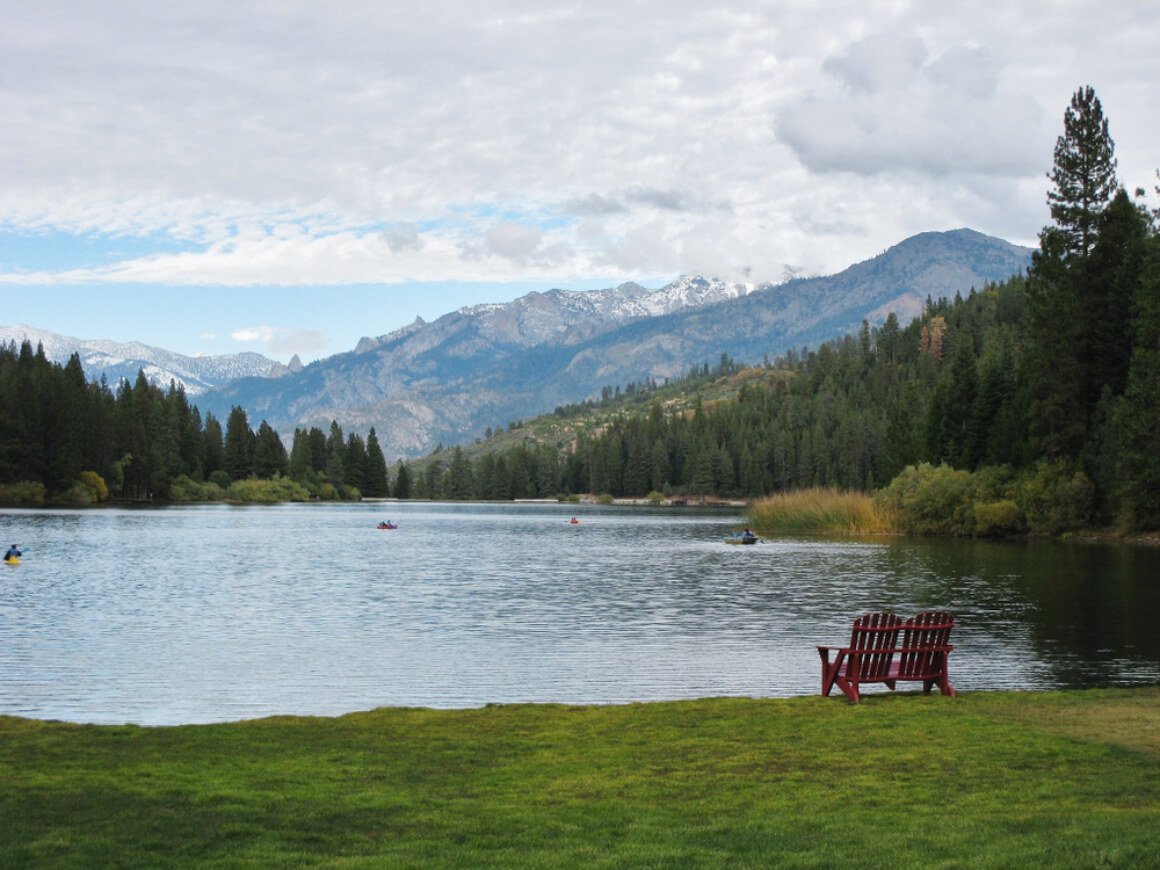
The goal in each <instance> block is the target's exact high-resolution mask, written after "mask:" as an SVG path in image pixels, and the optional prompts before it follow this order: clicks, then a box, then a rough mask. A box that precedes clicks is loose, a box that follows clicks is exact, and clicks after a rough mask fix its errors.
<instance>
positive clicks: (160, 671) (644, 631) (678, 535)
mask: <svg viewBox="0 0 1160 870" xmlns="http://www.w3.org/2000/svg"><path fill="white" fill-rule="evenodd" d="M576 511H577V508H576V507H568V506H555V505H548V506H545V505H535V506H531V505H517V506H510V505H508V506H481V505H449V506H445V505H413V504H408V505H391V506H390V507H389V509H384V506H381V505H380V506H369V505H330V506H306V505H286V506H278V507H249V508H233V507H224V506H207V507H195V508H182V509H165V510H145V511H125V510H102V511H92V512H68V511H45V512H21V511H12V512H6V513H2V514H0V529H3V533H7V537H8V538H10V539H11V540H12V541H16V542H19V543H22V544H24V545H25V546H27V547H28V548H29V549H28V556H27V558H26V559H25V562H24V564H23V565H21V566H20V567H19V568H15V569H7V573H6V574H3V575H0V633H2V638H3V640H2V645H0V713H13V714H18V715H24V716H36V717H40V718H62V719H71V720H78V721H92V722H121V721H134V722H143V723H148V724H169V723H177V722H202V721H215V720H223V719H236V718H247V717H252V716H260V715H267V714H274V713H305V714H318V715H333V714H337V713H342V712H347V711H350V710H355V709H366V708H370V707H374V706H380V705H420V706H434V707H457V706H475V705H480V704H484V703H489V702H512V701H560V702H568V703H619V702H628V701H638V700H660V699H668V698H687V697H701V696H706V695H756V696H785V695H797V694H806V693H811V692H814V691H817V682H818V674H817V672H818V660H817V655H816V653H815V651H814V644H816V643H830V642H837V641H841V640H842V639H843V638H845V637H847V636H848V633H849V624H850V620H851V618H852V617H853V616H854V615H856V614H858V613H861V612H863V611H866V610H876V609H890V610H894V611H896V612H898V613H902V614H908V613H912V612H914V611H917V610H920V609H924V608H941V609H947V610H950V611H952V612H954V613H955V614H956V616H957V618H958V621H959V626H958V627H957V628H956V630H955V637H954V642H955V644H956V652H955V653H954V656H953V658H952V664H951V674H952V679H953V680H954V682H955V684H956V686H957V687H958V688H959V689H961V690H967V691H969V690H971V689H988V688H1007V687H1020V688H1022V687H1031V688H1045V687H1055V686H1082V685H1097V684H1104V683H1132V682H1157V681H1160V637H1158V635H1157V633H1156V632H1155V630H1154V626H1155V625H1156V621H1157V616H1158V613H1160V586H1158V583H1157V580H1156V578H1158V577H1160V551H1157V550H1155V549H1148V548H1126V547H1113V546H1104V545H1086V544H1059V543H1049V542H1041V543H1009V544H996V543H991V542H978V541H921V540H920V541H914V540H901V539H880V540H873V541H848V540H836V541H835V540H773V541H763V542H762V543H760V544H759V545H758V546H755V547H727V546H724V545H723V544H722V542H721V537H722V535H723V534H725V533H726V532H727V531H728V530H730V529H731V528H734V527H736V526H737V525H738V524H740V522H741V518H740V517H739V516H733V515H725V514H722V513H719V512H704V511H701V512H698V511H693V510H682V509H676V510H660V509H658V510H652V509H640V508H635V509H624V508H585V509H584V512H583V514H582V519H583V522H582V524H580V525H579V526H574V525H571V524H570V523H568V521H567V520H568V517H570V516H571V515H572V513H575V512H576ZM387 512H389V513H390V515H391V518H392V519H394V520H396V521H397V522H399V525H400V528H399V529H398V530H395V531H380V530H377V529H376V528H375V525H376V523H377V522H378V520H380V519H382V518H383V515H384V514H385V513H387ZM3 533H0V534H3Z"/></svg>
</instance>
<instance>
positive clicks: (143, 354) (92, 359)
mask: <svg viewBox="0 0 1160 870" xmlns="http://www.w3.org/2000/svg"><path fill="white" fill-rule="evenodd" d="M25 341H27V342H28V343H29V344H31V345H32V347H33V348H35V347H36V346H37V345H38V344H39V345H40V346H41V347H43V348H44V355H45V357H46V358H47V359H49V360H52V361H53V362H58V363H61V364H63V363H65V362H67V361H68V359H69V357H71V356H72V355H73V354H74V353H75V354H77V355H78V356H79V358H80V361H81V367H82V368H83V369H84V370H85V375H86V376H87V377H88V378H90V379H91V380H98V379H100V378H101V377H102V376H104V378H105V380H106V381H107V382H108V383H109V385H110V386H111V387H112V388H113V389H115V388H116V385H117V384H118V383H119V382H120V381H122V380H127V381H129V382H133V381H135V380H136V379H137V374H138V372H142V371H143V372H145V377H146V378H147V379H148V380H149V381H150V382H152V383H155V384H158V385H159V386H161V387H162V388H165V387H167V386H168V385H169V382H170V381H174V382H175V383H178V384H181V385H182V386H183V387H184V388H185V392H186V395H188V396H199V395H201V394H203V393H206V392H208V391H209V390H213V389H217V388H219V387H224V386H225V385H226V384H228V383H230V382H231V381H236V380H237V379H238V378H247V377H259V378H277V377H282V376H283V375H288V374H293V373H294V372H295V371H301V369H302V362H301V361H300V360H298V358H297V357H295V358H294V359H292V360H290V363H289V364H288V365H286V364H283V363H280V362H278V361H277V360H272V359H270V358H269V357H265V356H262V354H260V353H231V354H222V355H219V356H183V355H182V354H179V353H173V352H172V351H168V350H163V349H162V348H159V347H150V346H149V345H147V344H141V343H140V342H136V341H133V342H118V341H109V340H107V339H92V340H90V339H82V338H70V337H68V336H64V335H58V334H57V333H55V332H48V331H47V330H44V329H37V328H35V327H32V326H25V325H23V324H19V323H18V324H16V325H15V326H0V344H5V345H7V344H15V345H17V346H19V345H21V344H23V343H24V342H25Z"/></svg>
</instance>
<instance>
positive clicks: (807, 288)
mask: <svg viewBox="0 0 1160 870" xmlns="http://www.w3.org/2000/svg"><path fill="white" fill-rule="evenodd" d="M1030 255H1031V251H1030V249H1028V248H1022V247H1019V246H1016V245H1013V244H1011V243H1009V242H1006V241H1004V240H1002V239H997V238H993V237H990V236H986V235H983V234H982V233H978V232H975V231H973V230H967V229H960V230H952V231H948V232H931V233H922V234H920V235H917V236H913V237H911V238H909V239H907V240H905V241H903V242H901V243H899V244H898V245H895V246H894V247H892V248H890V249H888V250H887V251H884V252H883V253H882V254H880V255H878V256H876V257H874V258H872V259H870V260H867V261H865V262H862V263H858V264H855V265H853V266H851V267H849V268H848V269H846V270H844V271H842V272H840V273H838V274H836V275H832V276H827V277H817V278H799V279H795V280H791V281H788V282H785V283H782V284H738V283H730V282H725V281H720V280H716V279H708V278H704V277H700V276H685V277H682V278H680V279H679V280H677V281H675V282H673V283H672V284H669V285H667V286H665V287H663V288H661V289H659V290H647V289H645V288H643V287H640V286H639V285H636V284H624V285H621V286H619V287H616V288H612V289H608V290H600V291H588V292H576V291H567V290H549V291H547V292H534V293H529V294H527V295H526V296H523V297H521V298H519V299H516V300H515V301H513V302H510V303H506V304H502V305H479V306H474V307H470V308H463V309H460V310H458V311H455V312H452V313H449V314H446V315H444V316H442V317H440V318H438V319H437V320H435V321H433V322H431V323H426V322H424V321H422V320H416V321H415V322H414V323H412V324H411V325H410V326H408V327H406V328H404V329H401V330H398V331H396V332H393V333H391V334H389V335H384V336H380V337H377V338H364V339H363V340H361V341H360V342H359V343H358V345H357V346H356V347H355V349H354V350H353V351H351V352H349V353H342V354H337V355H335V356H332V357H328V358H326V359H323V360H319V361H317V362H314V363H311V364H310V365H308V366H306V367H305V368H304V369H303V370H302V371H301V372H299V373H297V374H295V375H293V376H291V377H285V378H280V379H278V380H270V379H261V378H244V379H242V380H239V381H235V382H233V383H230V384H229V385H227V386H225V387H223V388H222V389H220V390H215V391H212V392H210V393H207V394H206V395H205V396H204V397H202V401H201V402H199V404H200V405H201V406H202V407H203V410H204V409H208V410H212V411H213V412H214V413H215V415H217V416H218V417H219V419H224V415H225V414H228V412H229V410H230V408H231V407H232V406H234V405H240V406H241V407H243V408H246V410H247V412H248V413H249V415H250V419H251V422H257V421H259V420H262V419H264V420H266V421H267V422H268V423H269V424H270V425H271V426H273V427H274V428H275V429H277V430H278V431H279V432H281V433H283V435H285V434H287V433H288V432H291V431H293V429H294V428H295V427H310V426H317V427H319V428H320V429H322V430H323V431H327V430H328V428H329V426H330V423H331V422H332V421H336V422H338V424H339V425H340V426H341V427H342V428H343V431H344V432H347V433H350V432H352V431H355V432H365V431H367V430H368V429H369V428H370V427H371V426H373V427H374V428H375V432H376V435H377V437H378V440H379V443H380V444H381V445H382V447H383V451H384V453H385V454H386V455H387V457H388V459H394V458H396V457H415V456H421V455H425V454H426V453H428V452H430V451H431V450H432V449H433V448H434V447H435V446H436V445H437V444H440V443H442V444H448V445H449V444H454V443H462V442H465V441H470V440H472V439H474V438H476V437H479V436H481V435H483V433H484V432H485V431H486V430H487V429H488V428H493V429H494V428H496V427H501V428H502V427H506V426H507V425H508V423H509V422H511V421H513V420H518V419H521V418H525V417H529V416H534V415H537V414H542V413H547V412H550V411H551V410H552V409H554V408H555V407H557V406H559V405H563V404H570V403H572V402H576V401H581V400H583V399H586V398H590V397H593V396H598V395H599V394H600V392H601V390H602V389H603V388H604V387H606V386H611V387H616V386H623V385H626V384H628V383H633V382H636V383H643V382H645V381H646V380H648V379H652V380H655V381H657V382H663V381H664V380H665V379H666V378H675V377H680V376H683V375H685V374H687V373H688V371H689V370H690V368H691V367H693V366H698V365H702V364H704V363H711V364H715V363H716V362H717V361H718V360H719V359H720V357H721V355H722V354H727V355H729V356H730V357H731V358H732V359H734V360H737V361H739V362H749V363H758V362H761V361H762V359H763V358H765V357H766V356H768V357H770V358H772V357H774V356H776V355H778V354H781V353H784V352H785V351H786V350H789V349H790V348H794V347H801V346H803V345H809V346H813V345H817V344H819V343H820V342H822V341H825V340H827V339H832V338H835V337H837V336H840V335H843V334H847V333H850V332H852V331H854V330H856V329H858V327H859V326H860V325H861V323H862V321H863V320H864V319H867V320H869V321H871V322H872V323H881V322H882V321H883V320H884V319H885V318H886V316H887V315H888V314H889V313H890V312H891V311H893V312H895V313H896V315H897V316H898V318H899V319H900V320H901V321H902V323H903V324H906V323H909V321H910V320H911V319H912V318H913V317H914V316H917V315H918V314H920V313H921V311H922V306H923V304H924V303H925V301H926V299H927V298H928V297H932V298H941V297H951V296H954V294H956V293H962V294H966V293H967V292H969V291H970V290H971V289H972V288H976V289H981V288H982V287H984V286H985V285H986V284H988V283H992V282H998V281H1004V280H1006V279H1008V278H1010V277H1011V276H1012V275H1014V274H1016V273H1021V272H1023V271H1024V270H1025V269H1026V268H1027V266H1028V265H1029V263H1030Z"/></svg>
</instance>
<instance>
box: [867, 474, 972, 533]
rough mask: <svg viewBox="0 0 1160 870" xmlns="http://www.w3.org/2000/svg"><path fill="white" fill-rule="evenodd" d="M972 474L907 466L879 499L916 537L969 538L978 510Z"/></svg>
mask: <svg viewBox="0 0 1160 870" xmlns="http://www.w3.org/2000/svg"><path fill="white" fill-rule="evenodd" d="M970 484H971V475H970V474H969V473H968V472H966V471H959V470H957V469H954V468H951V467H950V466H949V465H938V466H935V465H931V464H930V463H928V462H923V463H921V464H920V465H917V466H915V465H908V466H907V467H906V468H904V469H903V470H902V472H901V473H900V474H899V475H898V477H896V478H894V480H893V481H891V483H890V485H889V486H887V487H886V488H885V489H883V490H880V491H879V494H878V498H879V501H880V503H881V504H882V505H883V507H884V509H889V510H892V511H894V512H895V514H896V516H897V521H898V523H899V525H900V526H901V527H902V530H903V531H905V532H907V533H909V534H913V535H970V534H973V532H974V526H975V511H974V502H973V500H972V499H971V492H970Z"/></svg>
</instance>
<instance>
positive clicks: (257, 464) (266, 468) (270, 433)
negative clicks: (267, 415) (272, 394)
mask: <svg viewBox="0 0 1160 870" xmlns="http://www.w3.org/2000/svg"><path fill="white" fill-rule="evenodd" d="M288 464H289V463H288V462H287V457H286V446H285V445H284V444H283V443H282V439H281V438H279V437H278V433H277V432H275V431H274V429H273V428H272V427H271V426H270V424H269V423H267V422H266V421H265V420H263V421H262V422H261V423H260V424H259V425H258V434H257V437H256V438H255V439H254V458H253V466H252V467H253V472H254V475H255V476H256V477H260V478H263V479H269V478H271V477H273V476H274V475H275V474H277V475H283V474H285V473H286V471H287V467H288Z"/></svg>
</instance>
